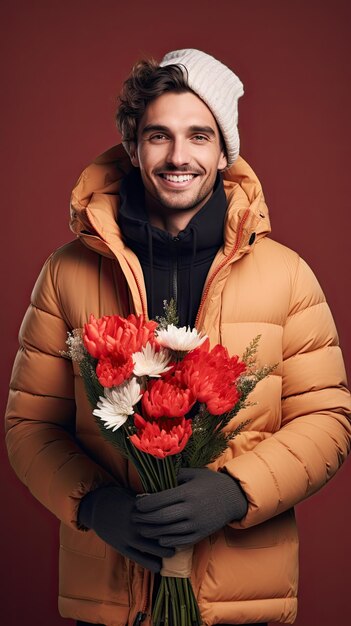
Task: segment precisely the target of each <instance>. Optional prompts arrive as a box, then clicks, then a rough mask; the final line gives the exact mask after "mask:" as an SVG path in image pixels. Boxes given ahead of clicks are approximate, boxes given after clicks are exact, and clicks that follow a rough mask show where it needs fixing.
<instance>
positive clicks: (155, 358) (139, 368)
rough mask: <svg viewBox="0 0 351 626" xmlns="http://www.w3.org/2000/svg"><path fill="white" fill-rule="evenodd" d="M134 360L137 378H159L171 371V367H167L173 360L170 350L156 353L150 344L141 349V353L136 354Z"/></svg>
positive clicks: (134, 371)
mask: <svg viewBox="0 0 351 626" xmlns="http://www.w3.org/2000/svg"><path fill="white" fill-rule="evenodd" d="M132 359H133V362H134V369H133V373H134V374H135V376H153V377H154V378H158V377H159V376H160V375H161V374H163V373H164V372H167V371H168V370H169V369H171V366H169V367H167V365H168V363H169V362H170V360H171V356H170V354H169V352H168V350H162V349H161V350H159V351H158V352H156V350H155V348H154V347H153V346H152V345H151V344H150V343H149V342H148V343H147V344H146V346H145V347H143V348H142V349H141V352H134V354H133V355H132Z"/></svg>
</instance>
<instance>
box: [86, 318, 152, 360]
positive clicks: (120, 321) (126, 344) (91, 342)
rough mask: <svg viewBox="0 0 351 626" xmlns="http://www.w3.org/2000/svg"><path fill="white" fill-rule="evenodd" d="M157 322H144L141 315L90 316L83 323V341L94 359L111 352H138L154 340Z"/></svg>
mask: <svg viewBox="0 0 351 626" xmlns="http://www.w3.org/2000/svg"><path fill="white" fill-rule="evenodd" d="M156 328H157V322H153V321H150V322H145V321H144V316H143V315H138V316H135V315H128V317H127V318H123V317H120V316H119V315H110V316H108V315H105V316H104V317H101V318H99V319H96V318H95V317H94V315H91V316H90V320H89V324H85V326H84V333H83V341H84V345H85V347H86V349H87V350H88V352H89V354H91V356H93V357H94V358H96V359H99V358H100V357H102V356H109V355H111V354H119V353H121V352H122V353H123V352H126V353H128V354H132V353H133V352H139V351H140V350H141V348H142V347H143V346H145V345H146V344H147V342H148V341H149V342H150V343H154V342H155V329H156Z"/></svg>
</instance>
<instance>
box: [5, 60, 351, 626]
mask: <svg viewBox="0 0 351 626" xmlns="http://www.w3.org/2000/svg"><path fill="white" fill-rule="evenodd" d="M242 93H243V88H242V84H241V82H240V80H239V79H238V78H237V77H236V76H235V74H233V72H231V70H229V69H228V68H227V67H225V66H224V65H223V64H221V63H220V62H219V61H217V60H216V59H214V58H213V57H211V56H209V55H207V54H205V53H203V52H200V51H198V50H179V51H176V52H172V53H169V54H168V55H166V56H165V57H164V59H163V60H162V62H161V64H160V65H159V64H157V63H155V62H148V61H145V62H141V63H139V64H137V65H136V66H135V68H134V69H133V72H132V74H131V76H130V77H129V79H128V80H127V81H126V83H125V85H124V88H123V92H122V95H121V102H120V106H119V110H118V113H117V121H118V124H119V128H120V130H121V132H122V136H123V142H124V146H125V148H126V150H127V153H128V154H127V153H126V152H125V151H124V149H123V148H122V146H118V147H115V148H112V149H111V150H110V151H108V152H107V153H105V154H104V155H102V156H101V157H99V158H98V159H97V160H96V161H95V162H94V163H93V164H92V165H91V166H89V167H88V168H87V169H86V170H85V171H84V172H83V174H82V176H81V178H80V179H79V181H78V183H77V185H76V187H75V189H74V191H73V195H72V211H71V227H72V230H73V232H75V233H76V235H77V240H76V241H74V242H72V243H70V244H68V245H66V246H64V247H63V248H61V249H60V250H58V251H56V252H55V253H54V254H53V255H52V256H51V257H50V258H49V259H48V261H47V262H46V264H45V266H44V268H43V270H42V273H41V275H40V277H39V279H38V282H37V284H36V286H35V289H34V291H33V296H32V304H31V306H30V308H29V310H28V312H27V315H26V317H25V320H24V322H23V325H22V329H21V349H20V351H19V354H18V357H17V359H16V362H15V366H14V371H13V377H12V382H11V392H10V399H9V404H8V410H7V443H8V449H9V455H10V459H11V463H12V464H13V467H14V469H15V471H16V472H17V474H18V475H19V477H20V478H21V480H23V481H24V482H25V483H26V484H27V485H28V487H29V489H30V490H31V491H32V492H33V494H34V495H35V496H36V497H37V498H38V499H39V500H40V501H41V502H43V504H44V505H45V506H46V507H48V508H49V509H50V510H51V511H52V512H53V513H54V514H55V515H57V517H58V518H59V519H60V520H61V521H62V525H61V553H60V592H59V608H60V612H61V614H62V615H63V616H64V617H71V618H73V619H77V620H84V621H83V622H82V621H78V622H77V623H78V624H86V623H95V624H104V625H106V626H124V625H125V624H128V625H129V626H132V625H133V624H139V623H141V622H143V624H145V625H148V624H150V605H151V598H152V590H153V581H154V574H158V572H159V571H160V567H161V560H162V558H163V557H166V556H171V555H172V554H174V551H175V548H177V547H178V546H181V545H185V544H189V543H192V544H194V545H195V548H194V559H193V570H192V581H193V587H194V590H195V593H196V595H197V598H198V602H199V606H200V610H201V614H202V618H203V620H204V624H206V625H207V626H212V625H213V624H253V623H256V624H257V623H267V622H268V621H275V622H287V623H292V622H293V621H294V619H295V616H296V607H297V602H296V593H297V551H298V541H297V535H296V529H295V522H294V515H293V508H292V507H293V506H294V505H295V504H296V503H297V502H299V501H301V500H302V499H304V498H306V497H308V496H309V495H311V494H312V493H314V492H315V491H316V490H317V489H319V488H320V487H321V486H322V485H323V484H324V483H325V482H326V481H327V480H328V479H329V478H330V477H331V476H333V475H334V474H335V472H336V471H337V469H338V468H339V466H340V464H341V463H342V462H343V461H344V459H345V458H346V456H347V453H348V451H349V447H350V435H351V429H350V424H349V421H348V419H347V413H348V411H349V407H350V403H349V402H350V400H349V394H348V391H347V389H346V381H345V371H344V367H343V362H342V356H341V353H340V349H339V347H338V342H337V335H336V330H335V327H334V324H333V320H332V317H331V314H330V312H329V309H328V307H327V304H326V302H325V299H324V296H323V293H322V291H321V289H320V287H319V285H318V283H317V281H316V279H315V277H314V275H313V274H312V272H311V270H310V269H309V268H308V266H307V265H306V264H305V263H304V261H302V260H301V259H300V258H299V257H298V255H297V254H296V253H295V252H292V251H291V250H289V249H287V248H286V247H284V246H281V245H280V244H278V243H276V242H274V241H272V240H271V239H269V238H268V237H267V235H268V234H269V232H270V225H269V218H268V209H267V206H266V204H265V202H264V198H263V193H262V190H261V186H260V183H259V181H258V180H257V178H256V176H255V174H254V173H253V171H252V170H251V168H250V167H249V166H248V165H247V164H246V163H245V161H244V160H243V159H242V158H241V157H239V156H238V155H239V137H238V131H237V102H238V98H239V97H240V96H241V95H242ZM128 155H129V156H128ZM171 298H174V299H175V301H176V303H177V309H178V314H179V317H180V323H181V325H190V326H193V325H196V327H197V328H198V329H200V330H201V331H203V332H205V333H206V334H208V336H209V337H210V340H211V343H212V344H213V345H214V344H216V343H218V342H221V343H222V344H224V345H225V346H226V347H227V348H228V350H229V352H230V353H232V354H240V353H242V352H243V351H244V349H245V347H246V346H247V345H248V344H249V342H250V341H251V340H252V339H253V338H254V337H255V336H257V335H258V334H261V339H260V344H259V360H260V362H261V363H267V364H273V363H278V366H277V369H276V370H275V372H274V375H271V376H269V377H268V378H267V379H265V380H263V381H261V383H260V384H259V385H258V386H257V388H256V390H255V392H254V395H253V398H252V399H253V400H254V401H255V404H254V405H253V406H251V407H249V408H248V409H246V410H245V418H247V419H249V420H250V422H249V424H248V426H247V428H246V430H245V432H243V433H242V434H241V435H240V437H237V438H236V439H235V440H234V442H232V443H231V445H230V447H229V448H228V449H227V450H226V452H225V453H224V454H223V455H222V457H221V458H220V459H219V460H218V461H217V462H216V463H214V464H212V466H211V469H199V470H190V471H186V472H184V471H183V472H182V474H181V476H180V481H179V482H180V485H179V486H178V487H177V488H175V489H171V490H167V491H166V492H163V493H160V494H152V495H146V496H144V497H143V498H138V499H137V498H136V494H137V493H138V492H140V485H139V482H138V479H137V477H136V473H135V470H134V469H133V468H132V467H130V466H129V465H128V463H127V462H126V461H124V460H123V459H122V458H120V457H119V456H118V454H117V453H116V451H115V450H114V449H113V448H110V447H109V445H108V444H107V443H105V441H104V440H103V439H102V437H101V436H100V434H99V431H98V428H97V426H96V425H95V423H94V420H93V419H92V416H91V410H90V407H89V404H88V400H87V398H86V394H85V392H84V387H83V383H82V380H81V378H80V377H79V375H78V372H77V371H76V369H75V365H73V367H74V372H72V364H71V362H70V361H69V360H68V359H66V358H64V357H63V356H61V351H62V350H64V349H65V340H66V334H67V331H68V330H70V329H72V328H80V327H82V326H83V325H84V323H85V322H86V321H87V320H88V318H89V315H90V314H91V313H93V314H94V315H95V316H97V317H100V316H102V315H110V314H120V315H123V316H126V315H127V314H129V313H130V312H136V313H137V314H139V313H144V314H145V315H148V316H149V317H150V318H152V317H155V316H156V315H160V314H162V307H163V301H164V300H170V299H171ZM73 374H74V375H73ZM211 470H212V471H211ZM218 470H221V471H218ZM173 626H175V625H173ZM177 626H178V625H177Z"/></svg>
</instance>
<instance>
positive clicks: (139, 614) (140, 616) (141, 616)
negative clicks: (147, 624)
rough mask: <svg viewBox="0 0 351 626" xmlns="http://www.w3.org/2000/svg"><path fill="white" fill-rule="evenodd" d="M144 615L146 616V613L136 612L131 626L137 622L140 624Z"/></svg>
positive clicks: (136, 625)
mask: <svg viewBox="0 0 351 626" xmlns="http://www.w3.org/2000/svg"><path fill="white" fill-rule="evenodd" d="M145 617H146V613H143V612H142V611H139V613H137V616H136V618H135V620H134V622H133V626H139V624H141V622H143V621H144V619H145Z"/></svg>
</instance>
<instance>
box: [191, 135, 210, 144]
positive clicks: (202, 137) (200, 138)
mask: <svg viewBox="0 0 351 626" xmlns="http://www.w3.org/2000/svg"><path fill="white" fill-rule="evenodd" d="M193 139H195V141H197V142H198V143H204V142H205V141H207V137H206V135H194V137H193Z"/></svg>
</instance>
